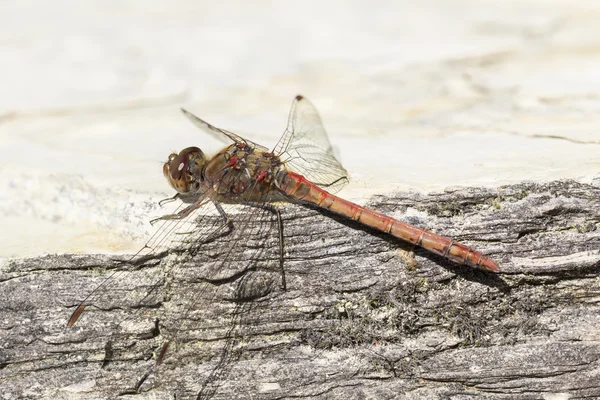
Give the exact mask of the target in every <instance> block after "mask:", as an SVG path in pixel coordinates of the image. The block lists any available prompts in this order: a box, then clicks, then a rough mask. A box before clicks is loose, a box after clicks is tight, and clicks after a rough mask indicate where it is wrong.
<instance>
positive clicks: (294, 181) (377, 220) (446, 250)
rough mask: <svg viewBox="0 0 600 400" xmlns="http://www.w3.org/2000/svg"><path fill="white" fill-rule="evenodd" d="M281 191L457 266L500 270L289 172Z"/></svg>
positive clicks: (461, 247)
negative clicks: (436, 255) (412, 245)
mask: <svg viewBox="0 0 600 400" xmlns="http://www.w3.org/2000/svg"><path fill="white" fill-rule="evenodd" d="M280 189H281V190H282V191H283V192H284V193H285V194H286V195H287V196H289V197H291V198H293V199H295V200H298V201H300V202H306V203H310V204H314V205H316V206H319V207H322V208H324V209H327V210H329V211H331V212H334V213H336V214H339V215H343V216H344V217H347V218H350V219H352V220H354V221H356V222H359V223H361V224H363V225H366V226H368V227H370V228H373V229H376V230H378V231H381V232H384V233H387V234H390V235H392V236H394V237H396V238H398V239H402V240H404V241H407V242H409V243H412V244H414V245H417V246H421V247H422V248H424V249H426V250H428V251H431V252H432V253H435V254H438V255H440V256H442V257H445V258H447V259H449V260H451V261H453V262H455V263H458V264H465V265H468V266H470V267H474V268H480V269H483V270H487V271H498V270H499V267H498V264H496V263H495V262H494V261H493V260H492V259H491V258H488V257H486V256H484V255H483V254H481V253H480V252H479V251H477V250H474V249H472V248H470V247H468V246H466V245H464V244H462V243H458V242H455V241H454V240H452V239H450V238H448V237H445V236H440V235H436V234H435V233H433V232H430V231H428V230H426V229H423V228H418V227H416V226H413V225H410V224H407V223H406V222H402V221H399V220H397V219H394V218H392V217H390V216H388V215H385V214H382V213H379V212H377V211H373V210H369V209H368V208H365V207H362V206H359V205H358V204H355V203H352V202H350V201H348V200H344V199H342V198H340V197H337V196H335V195H333V194H331V193H329V192H327V191H325V190H323V189H321V188H320V187H319V186H317V185H315V184H314V183H312V182H310V181H309V180H307V179H306V178H304V177H303V176H302V175H299V174H297V173H294V172H288V173H287V174H286V176H285V177H283V179H282V180H281V184H280Z"/></svg>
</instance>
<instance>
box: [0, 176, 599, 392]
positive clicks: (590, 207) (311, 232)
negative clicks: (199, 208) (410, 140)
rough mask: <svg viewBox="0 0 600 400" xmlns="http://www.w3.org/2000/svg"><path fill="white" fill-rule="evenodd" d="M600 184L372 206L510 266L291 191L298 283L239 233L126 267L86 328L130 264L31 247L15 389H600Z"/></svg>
mask: <svg viewBox="0 0 600 400" xmlns="http://www.w3.org/2000/svg"><path fill="white" fill-rule="evenodd" d="M596 182H598V181H596ZM599 199H600V185H593V184H592V185H587V184H581V183H577V182H573V181H559V182H551V183H547V184H534V183H523V184H518V185H513V186H506V187H501V188H498V189H497V190H491V189H478V188H469V189H460V190H455V191H446V192H444V193H438V194H430V195H421V194H415V193H400V194H397V195H394V196H391V197H376V198H374V199H373V200H372V201H371V203H370V204H369V206H371V207H372V208H374V209H376V210H379V211H382V212H386V213H389V214H392V215H395V216H399V217H402V218H403V219H405V220H407V221H408V222H411V223H413V224H416V225H419V226H424V227H428V228H430V229H432V230H434V231H436V232H438V233H441V234H444V235H447V236H451V237H453V238H456V239H458V240H460V241H462V242H465V243H467V244H471V245H473V246H474V247H475V248H477V249H479V250H481V251H482V252H484V253H485V254H486V255H489V256H491V257H492V258H494V259H495V260H496V261H497V262H498V263H499V264H500V266H501V268H502V270H501V272H500V273H499V274H497V275H495V274H490V273H484V272H481V271H474V270H472V269H470V268H468V267H463V266H457V265H453V264H451V263H449V262H448V261H445V260H443V259H442V258H440V257H437V256H434V255H430V254H428V253H426V252H424V251H422V250H421V249H418V248H417V249H415V248H413V247H412V246H410V245H406V244H404V243H401V242H398V241H396V240H394V239H390V238H387V237H385V236H384V235H381V234H378V233H374V232H371V231H367V230H362V229H357V226H356V225H354V224H353V223H351V222H346V221H342V220H339V219H333V218H328V216H327V217H326V216H323V215H322V214H320V213H318V212H316V211H314V210H310V209H306V208H304V207H301V206H294V205H290V206H286V208H284V209H283V217H284V224H285V226H284V230H285V237H286V247H285V249H286V251H285V252H286V257H285V266H284V269H285V276H286V278H287V289H286V290H282V288H281V272H280V271H279V268H278V266H277V264H278V263H277V254H276V251H275V252H273V251H272V250H270V249H269V248H267V249H262V250H261V248H260V245H259V242H260V241H261V240H240V236H239V235H237V236H236V235H229V236H224V237H219V238H216V240H214V241H213V242H211V243H207V244H206V245H205V246H204V248H203V249H202V251H200V252H198V254H195V255H194V257H193V258H191V257H189V256H188V255H186V254H175V255H169V256H167V255H165V254H161V255H160V256H157V257H154V258H149V259H147V260H146V261H145V262H144V263H143V264H142V265H138V266H137V268H135V270H130V271H128V272H125V273H123V274H122V275H121V276H119V278H118V279H115V280H114V282H112V283H111V285H110V287H109V288H107V290H106V291H105V292H104V294H103V295H102V299H100V300H101V301H100V300H99V302H98V304H96V305H97V307H92V306H90V307H88V308H87V309H86V311H85V312H84V313H83V314H82V317H81V318H80V320H79V321H77V323H76V324H75V326H74V327H72V328H70V329H67V328H66V322H67V320H68V318H69V316H70V314H71V313H72V312H73V310H74V308H75V306H76V305H77V302H78V300H81V297H82V296H83V295H85V294H86V293H88V292H89V290H90V288H92V287H94V285H96V284H98V283H99V282H101V280H102V279H104V278H105V277H106V276H107V275H108V274H110V273H111V272H112V271H115V269H118V268H124V266H123V264H122V263H119V262H118V261H115V260H114V258H110V257H106V256H96V255H86V256H73V255H56V256H47V257H41V258H31V259H22V260H14V261H11V262H10V263H8V264H6V265H4V267H3V270H2V274H1V279H0V285H1V286H0V288H1V289H0V296H1V301H0V321H1V330H0V387H1V390H0V398H2V399H11V398H54V399H59V398H65V399H66V398H84V399H86V398H89V399H91V398H115V397H117V396H119V395H122V396H131V397H126V398H152V399H159V398H160V399H162V398H165V399H173V398H177V399H187V398H215V399H231V398H240V399H245V398H252V399H282V398H343V399H366V398H368V399H375V398H377V399H379V398H382V399H390V398H412V399H417V398H419V399H425V398H427V399H429V398H444V399H445V398H453V399H466V398H485V399H508V398H510V399H541V398H544V399H567V398H598V397H600V306H599V304H598V302H599V300H600V277H599V272H600V200H599ZM291 215H294V216H293V217H292V216H291ZM261 232H263V231H261ZM263 233H264V234H265V235H270V234H271V233H270V231H269V230H268V229H267V230H265V231H264V232H263ZM271 236H276V235H271ZM266 239H268V240H267V242H268V243H269V244H270V245H273V244H274V243H275V242H274V241H273V237H266ZM234 241H235V242H236V243H233V242H234ZM275 241H276V238H275ZM234 245H235V247H232V246H234ZM272 247H273V246H271V248H272ZM231 248H235V252H233V253H232V254H233V256H232V257H229V259H230V260H232V261H231V262H230V263H228V264H227V265H226V266H225V268H222V269H221V270H220V273H219V274H217V275H213V276H212V278H213V279H212V280H211V281H207V280H206V279H204V278H206V277H207V276H208V272H211V271H210V270H211V268H212V269H214V268H217V266H219V265H220V264H219V260H220V259H222V258H223V257H225V256H226V254H227V253H228V251H229V250H228V249H231ZM257 249H258V250H257ZM257 254H258V255H257ZM249 257H250V259H249ZM256 258H260V259H262V260H265V261H263V262H258V261H256ZM207 271H208V272H207ZM212 272H214V271H212ZM151 289H152V290H151ZM167 340H168V341H170V346H169V348H168V350H167V353H166V355H165V357H164V360H163V362H162V364H161V365H160V366H159V367H158V368H156V367H154V365H155V359H156V357H157V352H158V351H159V349H160V348H161V345H162V344H163V343H164V342H165V341H167ZM136 391H137V392H138V394H135V392H136Z"/></svg>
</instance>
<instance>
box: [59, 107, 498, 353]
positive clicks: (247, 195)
mask: <svg viewBox="0 0 600 400" xmlns="http://www.w3.org/2000/svg"><path fill="white" fill-rule="evenodd" d="M182 112H183V113H184V115H185V116H186V117H188V118H189V119H190V120H191V121H192V122H193V123H194V124H195V125H196V126H197V127H198V128H200V129H202V130H203V131H205V132H207V133H208V134H210V135H212V136H214V137H216V138H218V139H220V140H226V141H228V142H229V143H231V144H229V145H228V146H227V147H225V148H223V149H222V150H221V151H219V152H218V153H216V154H215V155H214V156H212V157H208V156H207V155H206V154H205V153H204V152H203V151H202V150H201V149H200V148H198V147H188V148H185V149H183V150H182V151H180V152H179V153H172V154H170V155H169V157H168V159H167V161H166V162H165V163H164V165H163V175H164V176H165V178H166V180H167V181H168V183H169V185H170V186H171V187H172V188H173V189H174V190H175V191H176V194H175V195H174V196H173V197H172V198H170V199H167V200H168V201H175V200H180V202H181V206H180V208H179V209H178V210H176V212H174V213H171V214H167V215H163V216H162V217H160V218H157V219H156V220H154V221H152V222H153V223H156V222H158V221H163V226H162V227H161V228H160V229H159V230H158V231H157V233H156V234H155V235H154V236H153V237H152V238H151V239H150V241H149V242H148V243H147V244H146V245H145V246H144V248H143V249H142V250H140V252H138V253H136V255H134V257H137V258H138V259H142V260H143V259H147V258H148V257H150V256H153V257H156V256H157V255H158V254H159V253H160V254H163V253H166V252H168V251H169V248H170V247H169V246H171V247H173V244H172V243H173V242H176V243H177V246H179V247H183V251H185V247H186V246H188V247H190V246H193V245H196V246H198V248H200V249H201V248H202V247H201V245H203V244H206V243H209V242H212V241H214V240H215V239H216V238H218V237H221V236H227V235H229V234H231V233H232V232H237V235H238V237H239V238H242V237H243V235H244V234H245V233H247V234H250V233H251V231H252V228H250V226H251V223H252V220H253V219H256V220H259V222H260V221H267V220H269V221H270V222H269V223H271V224H274V225H275V226H276V227H277V235H276V236H277V242H278V244H277V245H278V257H277V258H278V264H279V267H280V269H281V280H282V282H281V284H282V287H283V288H284V289H285V287H286V282H285V272H284V269H283V266H284V254H285V253H284V235H283V223H282V218H281V213H280V211H279V205H280V204H281V203H282V202H292V203H297V204H300V205H307V206H309V207H313V208H318V209H321V210H326V211H327V212H330V213H334V214H337V215H340V216H342V217H346V218H348V219H350V220H352V221H355V223H357V224H360V225H363V226H366V227H368V228H371V229H374V230H377V231H380V232H383V233H385V234H388V235H391V236H393V237H395V238H397V239H400V240H402V241H405V242H409V243H412V244H413V245H415V246H420V247H422V248H423V249H425V250H428V251H429V252H432V253H435V254H437V255H439V256H441V257H444V258H446V259H448V260H450V261H452V262H454V263H457V264H463V265H467V266H469V267H473V268H477V269H481V270H484V271H488V272H497V271H499V266H498V264H497V263H496V262H494V261H493V260H492V259H491V258H489V257H486V256H485V255H483V253H481V252H479V251H477V250H475V249H473V248H471V247H469V246H467V245H465V244H462V243H459V242H457V241H455V240H453V239H451V238H448V237H444V236H441V235H438V234H436V233H433V232H431V231H428V230H426V229H424V228H421V227H417V226H413V225H410V224H408V223H406V222H403V221H401V220H398V219H395V218H393V217H391V216H388V215H385V214H382V213H380V212H377V211H375V210H371V209H369V208H365V207H363V206H360V205H358V204H355V203H353V202H350V201H348V200H345V199H343V198H341V197H338V196H337V195H336V194H335V193H337V192H338V191H339V190H340V189H341V188H342V187H343V186H344V185H346V184H347V183H348V173H347V171H346V170H345V169H344V167H343V166H342V165H341V163H340V162H339V160H338V158H337V157H336V156H335V155H334V152H333V149H332V146H331V144H330V141H329V138H328V136H327V133H326V131H325V128H324V127H323V123H322V121H321V118H320V116H319V114H318V112H317V110H316V109H315V107H314V106H313V104H312V103H311V102H310V101H309V100H308V99H306V98H305V97H303V96H301V95H298V96H296V97H295V98H294V100H293V102H292V107H291V110H290V113H289V117H288V124H287V128H286V129H285V131H284V133H283V135H282V136H281V138H280V139H279V141H278V142H277V144H276V145H275V147H274V148H273V149H272V150H269V149H268V148H266V147H264V146H261V145H259V144H257V143H254V142H252V141H250V140H248V139H245V138H243V137H242V136H240V135H238V134H236V133H233V132H230V131H227V130H225V129H221V128H217V127H215V126H213V125H211V124H210V123H208V122H206V121H204V120H202V119H200V118H198V117H197V116H195V115H193V114H192V113H190V112H188V111H186V110H185V109H182ZM236 206H242V207H243V209H244V210H246V214H243V215H242V217H241V219H240V218H238V220H237V222H236V221H234V220H235V218H233V216H232V213H234V212H236V211H235V210H236V208H235V207H236ZM237 215H238V217H239V214H237ZM268 216H270V218H269V217H268ZM190 220H192V223H189V224H188V225H186V229H182V228H181V225H178V224H180V223H182V222H183V221H190ZM231 243H233V242H231ZM177 246H175V247H177ZM258 247H260V246H258ZM235 254H236V249H235V244H230V248H229V250H228V251H224V256H223V259H222V260H221V261H220V264H217V267H216V268H215V271H217V272H218V269H219V268H221V267H222V266H223V265H225V264H226V263H227V262H233V261H231V260H229V259H230V258H233V256H234V255H235ZM258 258H259V255H258V253H256V254H255V255H252V256H250V259H252V260H257V259H258ZM228 260H229V261H228ZM122 272H123V271H122V270H115V271H114V272H113V273H112V274H110V275H109V276H108V277H107V278H106V279H105V280H104V281H103V282H102V283H100V284H99V285H98V286H97V287H96V288H95V289H94V290H93V291H92V292H91V293H90V294H89V295H88V296H87V297H85V299H84V300H83V301H81V302H80V303H79V304H78V305H77V307H76V309H75V311H74V312H73V314H72V315H71V317H70V319H69V321H68V323H67V326H68V327H72V326H74V325H75V323H76V322H77V321H78V320H79V318H80V317H81V315H82V314H83V312H84V310H86V308H87V307H89V306H90V305H91V304H94V303H95V301H96V300H98V301H99V300H100V299H101V298H102V296H103V291H104V289H105V288H106V287H108V286H109V285H110V282H115V281H116V280H117V277H118V276H119V274H120V273H122ZM215 279H216V278H215ZM168 345H169V341H167V342H166V343H165V344H164V345H163V347H162V348H161V350H160V354H159V356H158V357H157V364H159V363H160V362H161V361H162V359H163V357H164V355H165V354H166V352H167V349H168Z"/></svg>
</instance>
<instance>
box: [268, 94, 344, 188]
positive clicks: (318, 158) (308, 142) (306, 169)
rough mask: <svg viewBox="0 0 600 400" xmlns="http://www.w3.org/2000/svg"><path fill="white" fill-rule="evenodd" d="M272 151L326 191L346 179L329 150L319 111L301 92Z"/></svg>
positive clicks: (330, 148) (340, 186) (342, 183)
mask: <svg viewBox="0 0 600 400" xmlns="http://www.w3.org/2000/svg"><path fill="white" fill-rule="evenodd" d="M273 153H275V154H276V155H279V156H280V157H281V158H282V160H283V161H284V162H286V164H287V165H288V166H289V167H290V168H291V169H292V170H293V171H295V172H297V173H299V174H301V175H303V176H304V177H306V178H307V179H308V180H310V181H312V182H313V183H315V184H317V185H319V186H321V187H322V188H324V189H326V190H327V191H329V192H337V191H339V190H340V189H341V188H342V187H343V186H344V185H345V184H346V183H348V172H347V171H346V169H345V168H344V167H343V166H342V164H341V163H340V162H339V160H338V159H337V158H336V156H335V155H334V153H333V149H332V147H331V143H330V142H329V138H328V137H327V132H325V128H324V127H323V122H322V121H321V117H320V116H319V113H318V112H317V110H316V109H315V106H313V105H312V103H311V102H310V101H309V100H308V99H306V98H305V97H303V96H301V95H298V96H296V97H295V99H294V101H293V102H292V108H291V110H290V115H289V119H288V126H287V128H286V130H285V132H284V133H283V136H282V137H281V139H279V142H278V143H277V145H276V146H275V148H274V150H273Z"/></svg>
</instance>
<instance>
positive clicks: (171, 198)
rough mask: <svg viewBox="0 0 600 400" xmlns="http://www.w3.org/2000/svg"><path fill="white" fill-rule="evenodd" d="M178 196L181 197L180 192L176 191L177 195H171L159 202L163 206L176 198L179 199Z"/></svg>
mask: <svg viewBox="0 0 600 400" xmlns="http://www.w3.org/2000/svg"><path fill="white" fill-rule="evenodd" d="M178 198H179V193H176V194H175V196H173V197H169V198H166V199H162V200H161V201H159V202H158V205H159V206H161V207H162V206H163V204H167V203H170V202H172V201H175V200H177V199H178Z"/></svg>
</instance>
